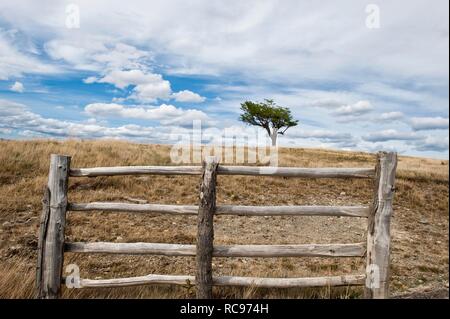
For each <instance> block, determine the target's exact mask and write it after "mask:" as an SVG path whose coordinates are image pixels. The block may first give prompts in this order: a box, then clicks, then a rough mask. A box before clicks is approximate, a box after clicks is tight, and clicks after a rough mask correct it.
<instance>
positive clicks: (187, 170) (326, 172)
mask: <svg viewBox="0 0 450 319" xmlns="http://www.w3.org/2000/svg"><path fill="white" fill-rule="evenodd" d="M201 174H202V167H201V166H118V167H92V168H73V169H71V170H70V171H69V175H70V176H72V177H83V176H84V177H96V176H118V175H201ZM217 174H219V175H253V176H284V177H304V178H370V177H373V176H374V174H375V170H374V169H373V168H299V167H267V166H261V167H259V166H223V165H219V166H218V168H217Z"/></svg>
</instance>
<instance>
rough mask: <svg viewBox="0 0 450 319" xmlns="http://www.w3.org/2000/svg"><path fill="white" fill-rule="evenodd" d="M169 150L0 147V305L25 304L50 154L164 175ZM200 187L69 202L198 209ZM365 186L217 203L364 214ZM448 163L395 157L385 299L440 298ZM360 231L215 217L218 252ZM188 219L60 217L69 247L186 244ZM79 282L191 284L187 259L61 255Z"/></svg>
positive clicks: (444, 278)
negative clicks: (163, 277) (179, 279)
mask: <svg viewBox="0 0 450 319" xmlns="http://www.w3.org/2000/svg"><path fill="white" fill-rule="evenodd" d="M169 150H170V146H164V145H143V144H133V143H128V142H118V141H77V140H70V141H64V142H58V141H46V140H33V141H6V140H3V141H0V297H1V298H33V297H34V296H35V288H34V284H35V282H34V278H35V264H36V248H37V234H38V227H39V218H40V214H41V199H42V194H43V188H44V186H45V185H46V182H47V174H48V167H49V158H50V154H51V153H59V154H67V155H71V156H72V167H93V166H121V165H170V164H171V163H170V157H169ZM374 164H375V155H374V154H368V153H360V152H358V153H356V152H343V151H332V150H318V149H300V148H295V149H294V148H292V149H288V148H283V149H281V150H280V163H279V165H280V166H300V167H325V166H327V167H373V166H374ZM199 184H200V177H199V176H141V177H101V178H90V179H89V178H77V179H75V178H71V180H70V186H69V201H72V202H90V201H127V200H128V199H129V198H134V199H142V200H146V201H148V202H149V203H161V204H196V203H197V201H198V199H197V196H198V187H199ZM371 198H372V181H370V180H359V179H350V180H338V179H317V180H314V179H299V178H291V179H289V178H281V177H246V176H219V177H218V189H217V200H218V204H224V203H226V204H242V205H319V204H323V205H352V204H353V205H354V204H364V205H368V204H369V203H370V202H371ZM448 228H449V213H448V161H447V160H445V161H444V160H434V159H424V158H413V157H404V156H400V158H399V165H398V170H397V192H396V195H395V199H394V215H393V218H392V226H391V231H392V249H391V253H392V254H391V294H392V295H393V296H399V297H407V296H423V297H447V298H448V263H449V252H448V248H449V247H448V239H449V238H448V230H449V229H448ZM365 234H366V220H365V219H358V218H345V217H342V218H338V217H236V216H216V217H215V243H216V244H287V243H292V244H294V243H296V244H301V243H333V242H334V243H338V242H339V243H351V242H364V241H365ZM195 238H196V217H195V216H188V217H187V216H168V215H157V214H141V215H139V214H125V213H106V212H96V213H94V212H92V213H91V212H88V213H87V212H69V213H68V216H67V228H66V240H67V241H111V242H135V241H144V242H165V243H180V244H181V243H195ZM69 263H76V264H77V265H79V266H80V269H81V276H82V277H83V278H91V279H94V278H114V277H125V276H138V275H146V274H151V273H155V274H190V275H194V272H195V260H194V258H191V257H165V256H111V255H77V254H69V253H67V254H66V255H65V264H69ZM364 267H365V264H364V259H361V258H320V259H319V258H214V260H213V268H214V274H215V275H241V276H265V277H294V276H297V277H300V276H321V275H338V274H349V273H363V272H364ZM214 295H215V297H217V298H358V297H361V295H362V288H346V287H342V288H321V289H317V288H309V289H255V288H251V287H250V288H231V287H226V288H224V287H221V288H215V289H214ZM194 296H195V289H193V288H192V287H175V286H141V287H128V288H119V289H117V288H116V289H110V288H103V289H81V290H74V289H66V288H64V289H63V297H66V298H191V297H194Z"/></svg>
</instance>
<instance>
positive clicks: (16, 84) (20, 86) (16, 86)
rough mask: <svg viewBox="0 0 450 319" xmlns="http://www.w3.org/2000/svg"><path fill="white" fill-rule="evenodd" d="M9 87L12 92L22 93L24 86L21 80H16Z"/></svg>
mask: <svg viewBox="0 0 450 319" xmlns="http://www.w3.org/2000/svg"><path fill="white" fill-rule="evenodd" d="M9 89H10V90H11V91H13V92H17V93H23V91H24V89H25V88H24V86H23V84H22V83H21V82H18V81H16V82H14V84H13V85H11V87H10V88H9Z"/></svg>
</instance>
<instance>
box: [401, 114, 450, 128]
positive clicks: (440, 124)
mask: <svg viewBox="0 0 450 319" xmlns="http://www.w3.org/2000/svg"><path fill="white" fill-rule="evenodd" d="M410 124H411V127H412V129H413V130H415V131H422V130H438V129H444V130H445V129H448V118H443V117H413V118H411V121H410Z"/></svg>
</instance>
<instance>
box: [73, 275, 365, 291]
mask: <svg viewBox="0 0 450 319" xmlns="http://www.w3.org/2000/svg"><path fill="white" fill-rule="evenodd" d="M364 281H365V275H344V276H330V277H305V278H263V277H236V276H220V277H213V280H212V283H213V285H215V286H247V287H248V286H250V287H262V288H294V287H329V286H354V285H364ZM148 284H175V285H186V286H190V285H195V284H196V282H195V277H194V276H183V275H147V276H140V277H130V278H115V279H97V280H91V279H81V280H80V288H99V287H127V286H139V285H148Z"/></svg>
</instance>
